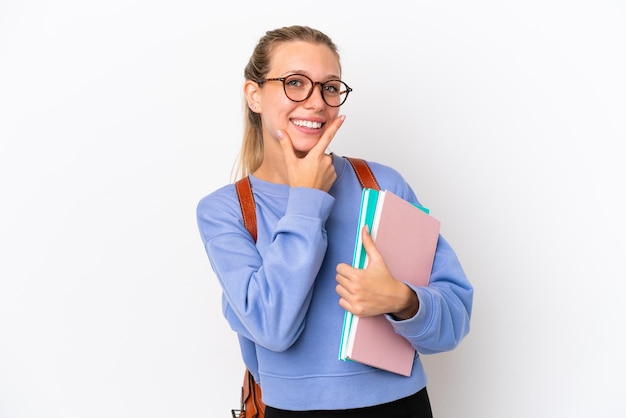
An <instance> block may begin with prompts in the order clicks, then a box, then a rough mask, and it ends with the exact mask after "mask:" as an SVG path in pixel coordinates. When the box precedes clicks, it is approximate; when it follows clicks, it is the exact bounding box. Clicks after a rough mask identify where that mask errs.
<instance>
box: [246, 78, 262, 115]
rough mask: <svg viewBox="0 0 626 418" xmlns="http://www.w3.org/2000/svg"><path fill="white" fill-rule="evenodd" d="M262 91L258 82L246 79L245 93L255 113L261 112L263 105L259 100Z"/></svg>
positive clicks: (249, 105)
mask: <svg viewBox="0 0 626 418" xmlns="http://www.w3.org/2000/svg"><path fill="white" fill-rule="evenodd" d="M260 93H261V90H260V88H259V85H258V83H256V82H254V81H252V80H246V82H245V83H244V85H243V94H244V96H245V97H246V102H247V103H248V107H249V108H250V110H252V111H253V112H255V113H261V105H260V100H259V99H260V97H259V96H260Z"/></svg>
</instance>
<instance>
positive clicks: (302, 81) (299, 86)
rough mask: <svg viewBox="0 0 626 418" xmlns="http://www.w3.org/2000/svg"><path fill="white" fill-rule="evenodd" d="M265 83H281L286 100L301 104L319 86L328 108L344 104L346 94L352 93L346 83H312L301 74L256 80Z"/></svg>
mask: <svg viewBox="0 0 626 418" xmlns="http://www.w3.org/2000/svg"><path fill="white" fill-rule="evenodd" d="M266 81H281V82H282V83H283V89H284V90H285V95H286V96H287V98H288V99H289V100H291V101H293V102H303V101H305V100H306V99H308V98H309V97H311V94H313V88H314V87H315V86H316V85H317V84H319V86H320V91H321V92H322V99H323V100H324V103H326V104H327V105H328V106H330V107H339V106H341V105H342V104H344V103H345V101H346V99H347V98H348V94H349V93H350V92H351V91H352V89H351V88H350V87H348V85H347V84H346V83H344V82H343V81H341V80H328V81H324V82H322V81H313V80H311V79H310V78H309V77H307V76H305V75H303V74H291V75H288V76H287V77H279V78H264V79H262V80H256V82H257V83H259V84H263V83H265V82H266Z"/></svg>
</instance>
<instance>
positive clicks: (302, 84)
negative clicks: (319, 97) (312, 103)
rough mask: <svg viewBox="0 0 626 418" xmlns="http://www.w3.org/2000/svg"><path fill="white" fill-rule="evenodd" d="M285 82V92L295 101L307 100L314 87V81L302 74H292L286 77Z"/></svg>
mask: <svg viewBox="0 0 626 418" xmlns="http://www.w3.org/2000/svg"><path fill="white" fill-rule="evenodd" d="M284 84H285V94H287V97H289V98H290V99H291V100H293V101H294V102H301V101H303V100H305V99H306V98H307V97H308V96H309V93H310V92H311V89H312V88H313V82H312V81H311V80H309V79H308V78H307V77H305V76H303V75H300V74H293V75H290V76H289V77H287V78H286V79H285V83H284Z"/></svg>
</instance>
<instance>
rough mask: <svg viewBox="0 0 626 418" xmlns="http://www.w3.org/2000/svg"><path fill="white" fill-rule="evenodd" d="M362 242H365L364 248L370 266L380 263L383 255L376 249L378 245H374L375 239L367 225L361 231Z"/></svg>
mask: <svg viewBox="0 0 626 418" xmlns="http://www.w3.org/2000/svg"><path fill="white" fill-rule="evenodd" d="M361 241H362V242H363V248H365V252H366V253H367V258H368V259H369V261H368V264H371V263H375V262H376V261H378V260H379V259H380V258H381V255H380V253H379V252H378V249H377V248H376V244H374V239H373V238H372V235H371V234H370V231H369V228H368V226H367V225H364V226H363V229H362V230H361Z"/></svg>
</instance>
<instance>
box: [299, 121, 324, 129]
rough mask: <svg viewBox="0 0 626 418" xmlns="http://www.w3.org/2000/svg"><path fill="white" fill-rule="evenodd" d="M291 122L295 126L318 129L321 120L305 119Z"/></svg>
mask: <svg viewBox="0 0 626 418" xmlns="http://www.w3.org/2000/svg"><path fill="white" fill-rule="evenodd" d="M293 124H294V125H296V126H303V127H305V128H310V129H319V128H321V127H322V123H321V122H311V121H306V120H294V121H293Z"/></svg>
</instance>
